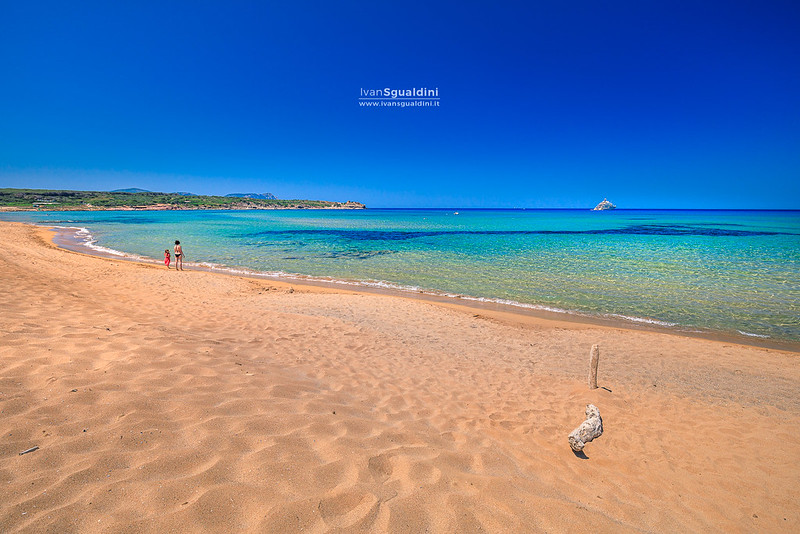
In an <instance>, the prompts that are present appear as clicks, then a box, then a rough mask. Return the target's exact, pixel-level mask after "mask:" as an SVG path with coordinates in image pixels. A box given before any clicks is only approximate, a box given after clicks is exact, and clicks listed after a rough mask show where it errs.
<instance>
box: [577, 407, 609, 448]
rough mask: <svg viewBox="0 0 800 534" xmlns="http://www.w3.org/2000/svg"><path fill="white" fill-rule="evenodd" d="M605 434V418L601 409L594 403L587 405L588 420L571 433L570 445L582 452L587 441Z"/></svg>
mask: <svg viewBox="0 0 800 534" xmlns="http://www.w3.org/2000/svg"><path fill="white" fill-rule="evenodd" d="M602 434H603V419H602V418H601V417H600V410H598V409H597V406H595V405H594V404H587V405H586V421H584V422H583V423H581V425H580V426H579V427H578V428H576V429H575V430H573V431H572V432H571V433H570V435H569V446H570V447H572V450H573V451H575V452H581V451H582V450H583V448H584V447H585V446H586V444H587V443H589V442H590V441H592V440H594V439H596V438H599V437H600V436H601V435H602Z"/></svg>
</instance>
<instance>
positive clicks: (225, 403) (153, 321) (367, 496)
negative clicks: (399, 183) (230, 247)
mask: <svg viewBox="0 0 800 534" xmlns="http://www.w3.org/2000/svg"><path fill="white" fill-rule="evenodd" d="M49 236H50V232H48V231H47V230H42V229H37V228H35V227H32V226H26V225H22V224H14V223H2V224H0V310H1V313H0V436H2V439H0V532H82V533H91V532H109V533H110V532H153V533H156V532H157V533H162V532H240V531H241V532H281V533H283V532H300V531H303V532H415V533H416V532H515V533H516V532H563V531H568V530H569V531H573V532H589V531H596V532H615V533H616V532H640V531H652V532H701V531H702V532H707V531H716V532H797V531H798V530H800V490H798V484H799V483H800V462H798V453H797V446H798V443H800V398H799V397H800V365H798V363H799V362H800V360H799V359H798V356H800V355H799V354H798V353H796V352H787V351H779V350H773V349H765V348H756V347H748V346H741V345H735V344H731V343H723V342H719V341H710V340H702V339H694V338H687V337H681V336H678V335H673V334H665V333H655V332H644V331H634V330H625V329H618V328H609V327H601V326H593V325H585V324H571V323H566V322H554V321H547V320H543V319H536V318H531V317H523V316H513V315H510V314H501V313H493V312H489V311H486V312H484V311H480V312H477V311H476V310H474V309H469V308H462V307H458V306H443V305H439V304H436V303H431V302H425V301H419V300H414V299H410V298H399V297H395V296H385V295H374V294H360V293H358V292H353V291H347V290H339V289H324V288H315V287H309V286H299V285H296V284H295V285H293V286H290V285H288V284H284V283H278V282H272V281H265V280H253V279H245V278H237V277H233V276H225V275H220V274H215V273H209V272H201V271H188V270H187V271H184V272H175V271H174V270H170V271H167V270H166V269H165V268H164V267H163V266H162V267H159V266H155V265H145V264H137V263H131V262H124V261H118V260H111V259H104V258H97V257H91V256H85V255H81V254H76V253H72V252H68V251H64V250H60V249H57V248H55V247H54V246H53V245H52V244H50V242H49ZM594 343H599V344H600V347H601V359H600V373H599V377H600V379H599V383H600V386H601V388H600V389H596V390H589V389H588V387H587V385H586V376H587V371H588V357H589V349H590V347H591V345H592V344H594ZM587 403H593V404H595V405H597V406H598V408H599V409H600V413H601V414H602V416H603V420H604V426H605V433H604V434H603V435H602V436H601V437H600V438H599V439H597V440H596V441H594V442H592V443H590V444H589V445H588V446H587V447H586V449H585V456H586V457H585V458H581V457H578V456H576V455H575V454H573V452H572V451H571V450H570V448H569V445H568V443H567V435H568V434H569V432H570V431H571V430H572V429H574V428H575V427H576V426H578V424H579V423H581V421H582V420H583V412H584V408H585V406H586V404H587ZM32 447H39V448H38V450H35V451H33V452H30V453H27V454H24V455H20V454H19V453H20V452H22V451H25V450H27V449H30V448H32Z"/></svg>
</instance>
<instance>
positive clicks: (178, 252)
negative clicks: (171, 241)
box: [175, 239, 183, 271]
mask: <svg viewBox="0 0 800 534" xmlns="http://www.w3.org/2000/svg"><path fill="white" fill-rule="evenodd" d="M175 270H176V271H177V270H181V271H182V270H183V247H181V242H180V241H178V240H177V239H176V240H175Z"/></svg>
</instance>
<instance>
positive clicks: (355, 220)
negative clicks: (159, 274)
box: [0, 209, 800, 341]
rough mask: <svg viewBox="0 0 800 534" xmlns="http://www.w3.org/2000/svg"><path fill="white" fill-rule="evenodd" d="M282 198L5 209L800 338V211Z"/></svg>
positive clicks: (442, 286)
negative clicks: (386, 204) (285, 206)
mask: <svg viewBox="0 0 800 534" xmlns="http://www.w3.org/2000/svg"><path fill="white" fill-rule="evenodd" d="M458 212H459V213H458V215H456V214H454V210H381V209H370V210H359V211H326V210H287V211H160V212H108V211H106V212H51V213H47V212H39V213H5V214H2V215H0V218H2V219H5V220H21V221H26V222H36V223H41V224H54V225H63V226H81V227H87V228H88V229H89V230H90V232H91V234H92V236H93V238H94V239H96V244H97V245H101V246H104V247H108V248H111V249H116V250H120V251H124V252H127V253H132V254H137V255H142V256H147V257H152V258H156V259H162V258H163V251H164V249H165V248H170V250H171V249H172V247H171V243H172V242H173V241H174V240H175V239H180V240H181V242H182V243H183V244H184V250H185V251H186V253H187V258H188V260H189V261H191V262H207V263H211V264H215V265H217V266H227V267H244V268H247V269H253V270H258V271H266V272H272V273H275V272H279V273H294V274H301V275H308V276H314V277H323V278H333V279H338V280H346V281H356V282H360V283H368V284H378V285H389V286H392V287H396V286H399V287H403V288H409V289H410V288H413V289H415V290H419V289H422V290H430V291H432V292H438V293H445V294H458V295H462V296H469V297H475V298H481V299H493V300H499V301H512V302H515V303H520V304H523V305H530V306H540V307H545V308H555V309H560V310H566V311H573V312H581V313H588V314H600V315H621V316H626V317H629V318H633V319H639V320H642V319H643V320H649V321H657V322H660V323H667V324H669V325H673V326H674V327H676V328H684V329H700V330H712V331H721V332H727V333H736V332H737V331H738V332H739V333H744V334H746V335H755V336H768V337H771V338H777V339H785V340H794V341H797V340H800V212H798V211H669V210H653V211H648V210H615V211H607V212H591V211H588V210H458Z"/></svg>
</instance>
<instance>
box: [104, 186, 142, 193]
mask: <svg viewBox="0 0 800 534" xmlns="http://www.w3.org/2000/svg"><path fill="white" fill-rule="evenodd" d="M109 193H152V191H148V190H147V189H139V188H138V187H129V188H128V189H114V190H113V191H109Z"/></svg>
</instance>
